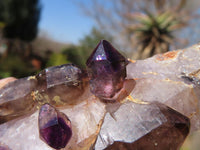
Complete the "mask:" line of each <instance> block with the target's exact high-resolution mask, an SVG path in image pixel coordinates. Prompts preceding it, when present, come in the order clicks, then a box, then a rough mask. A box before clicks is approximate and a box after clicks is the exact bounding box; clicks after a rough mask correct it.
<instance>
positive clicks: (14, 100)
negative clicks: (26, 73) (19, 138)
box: [0, 77, 37, 124]
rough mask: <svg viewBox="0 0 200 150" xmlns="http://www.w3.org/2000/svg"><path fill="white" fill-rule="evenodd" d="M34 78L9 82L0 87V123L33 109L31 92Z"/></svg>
mask: <svg viewBox="0 0 200 150" xmlns="http://www.w3.org/2000/svg"><path fill="white" fill-rule="evenodd" d="M36 84H37V82H36V80H34V79H31V78H30V77H27V78H22V79H18V80H15V81H13V82H10V83H9V84H7V85H5V86H4V87H3V88H1V89H0V124H1V123H3V122H6V121H8V120H10V119H14V118H16V117H19V116H22V115H25V114H27V113H30V112H33V111H34V110H35V102H34V101H33V99H32V97H31V92H32V91H33V90H34V89H35V87H36Z"/></svg>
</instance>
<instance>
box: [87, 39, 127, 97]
mask: <svg viewBox="0 0 200 150" xmlns="http://www.w3.org/2000/svg"><path fill="white" fill-rule="evenodd" d="M127 62H128V61H127V59H126V58H125V57H124V56H123V55H121V54H120V53H119V52H118V51H117V50H116V49H115V48H114V47H113V46H112V45H111V44H110V43H109V42H108V41H106V40H101V41H100V42H99V44H98V45H97V47H96V48H95V49H94V51H93V52H92V54H91V55H90V57H89V58H88V60H87V62H86V64H87V70H88V75H89V78H90V90H91V92H92V93H93V94H94V95H96V96H97V97H99V98H100V99H106V100H111V99H112V98H113V97H114V96H115V94H116V93H117V92H118V91H120V90H121V89H122V87H123V83H124V80H125V77H126V65H127Z"/></svg>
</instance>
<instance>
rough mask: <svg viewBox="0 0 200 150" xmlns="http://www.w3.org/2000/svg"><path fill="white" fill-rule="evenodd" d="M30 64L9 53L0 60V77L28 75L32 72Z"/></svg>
mask: <svg viewBox="0 0 200 150" xmlns="http://www.w3.org/2000/svg"><path fill="white" fill-rule="evenodd" d="M34 71H35V70H34V69H33V68H32V66H31V64H29V63H27V62H25V61H24V60H22V59H20V57H18V56H17V55H9V56H7V57H6V59H1V60H0V78H5V77H9V76H13V77H16V78H20V77H24V76H29V75H31V74H32V73H34Z"/></svg>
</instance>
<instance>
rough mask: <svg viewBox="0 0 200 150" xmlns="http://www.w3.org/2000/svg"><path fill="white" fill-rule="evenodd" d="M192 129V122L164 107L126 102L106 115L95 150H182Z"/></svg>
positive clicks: (156, 104) (159, 104) (158, 104)
mask: <svg viewBox="0 0 200 150" xmlns="http://www.w3.org/2000/svg"><path fill="white" fill-rule="evenodd" d="M189 129H190V120H189V118H187V117H186V116H184V115H182V114H180V113H179V112H177V111H175V110H173V109H171V108H169V107H167V106H166V105H164V104H161V103H157V102H156V103H152V104H146V105H141V104H135V103H132V102H126V103H124V104H123V105H121V106H120V107H119V108H118V109H117V110H116V111H115V112H114V113H113V114H112V115H110V113H107V114H106V115H105V119H104V122H103V125H102V127H101V130H100V133H99V136H98V139H97V142H96V145H95V150H102V149H105V148H106V150H121V149H124V150H132V149H138V150H143V149H144V150H146V149H152V150H161V149H162V150H169V149H173V150H176V149H177V150H178V149H179V148H180V146H181V145H182V143H183V141H184V140H185V138H186V136H187V135H188V133H189Z"/></svg>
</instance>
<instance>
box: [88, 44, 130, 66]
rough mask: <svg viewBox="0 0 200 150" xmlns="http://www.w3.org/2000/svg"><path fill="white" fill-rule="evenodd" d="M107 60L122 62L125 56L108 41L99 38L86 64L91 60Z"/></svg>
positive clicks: (90, 62)
mask: <svg viewBox="0 0 200 150" xmlns="http://www.w3.org/2000/svg"><path fill="white" fill-rule="evenodd" d="M102 60H107V61H109V62H111V63H112V62H124V61H127V60H126V58H125V57H124V56H123V55H121V54H120V53H119V52H118V51H117V50H116V49H115V48H114V47H113V46H112V45H111V44H110V43H109V42H108V41H106V40H101V41H100V42H99V44H98V45H97V47H96V48H95V49H94V51H93V52H92V54H91V55H90V57H89V58H88V60H87V62H86V64H87V66H90V65H91V64H92V63H93V62H96V61H102Z"/></svg>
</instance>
